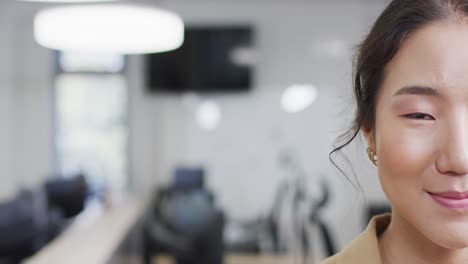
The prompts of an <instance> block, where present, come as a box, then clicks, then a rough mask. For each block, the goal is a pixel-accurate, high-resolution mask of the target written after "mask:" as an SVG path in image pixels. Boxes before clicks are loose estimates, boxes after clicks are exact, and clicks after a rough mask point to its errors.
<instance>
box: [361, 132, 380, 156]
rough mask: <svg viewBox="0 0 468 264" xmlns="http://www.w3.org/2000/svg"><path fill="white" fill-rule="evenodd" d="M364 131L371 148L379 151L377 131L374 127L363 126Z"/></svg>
mask: <svg viewBox="0 0 468 264" xmlns="http://www.w3.org/2000/svg"><path fill="white" fill-rule="evenodd" d="M362 132H363V134H364V137H365V138H366V141H367V145H368V146H369V147H370V148H371V150H372V151H374V152H375V153H377V150H376V148H375V131H374V129H372V128H368V127H363V128H362Z"/></svg>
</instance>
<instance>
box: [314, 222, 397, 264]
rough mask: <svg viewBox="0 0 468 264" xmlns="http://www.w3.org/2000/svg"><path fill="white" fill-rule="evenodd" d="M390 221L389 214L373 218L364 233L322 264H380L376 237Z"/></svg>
mask: <svg viewBox="0 0 468 264" xmlns="http://www.w3.org/2000/svg"><path fill="white" fill-rule="evenodd" d="M390 220H391V215H390V214H385V215H379V216H375V217H373V218H372V220H371V221H370V223H369V225H368V226H367V228H366V230H364V232H362V233H361V234H360V235H359V236H357V237H356V238H355V239H354V240H353V241H351V242H350V243H349V244H348V245H347V246H346V247H344V248H343V249H342V250H341V251H340V252H338V253H337V254H335V255H333V256H331V257H329V258H327V259H325V260H324V261H323V262H322V264H381V263H382V261H381V259H380V250H379V245H378V237H379V235H380V234H381V233H382V232H383V231H385V229H386V228H387V227H388V225H389V223H390Z"/></svg>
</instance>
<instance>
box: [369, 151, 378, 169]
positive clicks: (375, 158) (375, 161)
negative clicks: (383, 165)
mask: <svg viewBox="0 0 468 264" xmlns="http://www.w3.org/2000/svg"><path fill="white" fill-rule="evenodd" d="M367 156H369V159H370V160H371V161H372V163H374V165H375V166H377V155H376V154H375V153H374V151H372V149H371V148H370V147H367Z"/></svg>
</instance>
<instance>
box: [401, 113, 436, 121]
mask: <svg viewBox="0 0 468 264" xmlns="http://www.w3.org/2000/svg"><path fill="white" fill-rule="evenodd" d="M421 115H422V116H424V117H429V118H430V119H425V118H415V116H421ZM403 117H406V118H409V119H415V120H435V118H434V117H432V116H431V115H429V114H425V113H412V114H408V115H404V116H403Z"/></svg>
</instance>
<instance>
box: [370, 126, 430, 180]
mask: <svg viewBox="0 0 468 264" xmlns="http://www.w3.org/2000/svg"><path fill="white" fill-rule="evenodd" d="M379 131H381V132H382V133H381V134H380V135H379V136H380V137H379V136H378V137H377V152H378V160H379V174H381V176H382V177H392V178H393V179H397V178H402V179H403V180H404V181H408V180H410V179H411V178H413V179H415V180H418V179H416V178H418V177H422V174H423V172H424V171H425V170H426V169H427V168H428V167H430V166H431V162H433V159H432V153H434V148H435V145H434V144H436V143H435V142H437V140H435V134H434V133H433V132H431V131H430V127H414V126H411V127H410V126H408V125H407V124H402V123H395V122H394V123H387V124H386V125H385V127H383V128H381V129H380V130H379Z"/></svg>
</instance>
